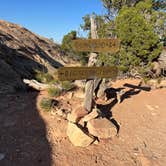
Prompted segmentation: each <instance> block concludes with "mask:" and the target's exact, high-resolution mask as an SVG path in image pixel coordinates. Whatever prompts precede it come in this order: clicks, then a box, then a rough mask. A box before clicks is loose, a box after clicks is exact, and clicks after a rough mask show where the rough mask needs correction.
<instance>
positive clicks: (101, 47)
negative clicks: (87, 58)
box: [72, 39, 120, 53]
mask: <svg viewBox="0 0 166 166" xmlns="http://www.w3.org/2000/svg"><path fill="white" fill-rule="evenodd" d="M72 46H73V49H75V50H76V51H89V52H111V53H116V52H117V51H118V50H119V46H120V41H119V40H118V39H86V40H85V39H77V40H73V42H72Z"/></svg>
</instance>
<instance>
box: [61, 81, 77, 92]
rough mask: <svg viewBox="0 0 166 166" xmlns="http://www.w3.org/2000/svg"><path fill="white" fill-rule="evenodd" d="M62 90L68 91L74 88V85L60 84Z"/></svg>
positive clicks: (65, 82)
mask: <svg viewBox="0 0 166 166" xmlns="http://www.w3.org/2000/svg"><path fill="white" fill-rule="evenodd" d="M61 86H62V89H64V90H66V91H68V90H71V89H73V88H74V85H73V84H72V83H71V82H70V81H63V82H61Z"/></svg>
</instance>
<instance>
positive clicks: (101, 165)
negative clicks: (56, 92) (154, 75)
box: [0, 80, 166, 166]
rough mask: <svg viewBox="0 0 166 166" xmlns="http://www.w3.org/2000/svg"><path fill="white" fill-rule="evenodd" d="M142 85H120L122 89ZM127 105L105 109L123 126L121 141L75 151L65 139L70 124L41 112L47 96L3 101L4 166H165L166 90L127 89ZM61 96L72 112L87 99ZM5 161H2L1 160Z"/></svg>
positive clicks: (0, 142)
mask: <svg viewBox="0 0 166 166" xmlns="http://www.w3.org/2000/svg"><path fill="white" fill-rule="evenodd" d="M125 83H128V84H132V85H138V84H139V81H138V80H120V81H117V82H116V83H115V84H114V85H113V86H114V87H115V88H120V87H122V86H123V84H125ZM124 90H125V91H126V93H125V95H123V96H122V99H123V100H122V102H121V103H120V104H118V103H117V101H116V99H112V101H111V102H110V103H109V104H108V105H105V106H104V107H105V108H109V111H111V112H112V117H113V118H114V120H115V121H116V122H117V123H118V124H119V126H120V130H119V134H118V136H117V137H114V138H112V139H109V140H101V142H99V144H97V145H95V144H93V145H90V146H89V147H87V148H80V147H74V146H73V145H72V144H71V143H70V141H69V140H68V138H67V136H66V127H67V121H66V120H64V119H62V118H60V117H58V116H57V115H53V114H51V113H45V112H43V111H41V110H39V109H38V107H37V104H36V103H38V101H39V100H40V99H41V98H42V97H43V96H45V92H41V93H38V92H28V93H18V94H15V95H5V96H2V95H1V96H0V124H1V125H0V166H23V165H24V166H38V165H42V166H78V165H79V166H84V165H87V166H92V165H98V166H165V164H166V118H165V117H166V102H165V97H166V89H158V90H151V91H148V92H147V91H143V90H139V89H132V88H125V89H124ZM69 96H70V95H69V94H66V95H65V96H62V97H61V98H59V99H61V101H62V102H63V104H64V105H63V107H66V108H68V109H73V108H75V107H76V106H80V105H81V104H82V101H83V98H78V97H79V96H80V97H81V95H77V97H73V98H72V99H70V98H69ZM1 158H3V159H1Z"/></svg>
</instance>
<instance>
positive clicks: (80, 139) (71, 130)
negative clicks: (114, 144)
mask: <svg viewBox="0 0 166 166" xmlns="http://www.w3.org/2000/svg"><path fill="white" fill-rule="evenodd" d="M67 136H68V137H69V140H70V141H71V143H72V144H73V145H75V146H80V147H86V146H89V145H90V144H91V143H92V142H93V141H94V138H91V137H89V136H88V135H87V134H85V133H84V132H83V131H82V130H81V129H80V128H78V127H77V125H76V124H73V123H70V122H69V123H68V127H67Z"/></svg>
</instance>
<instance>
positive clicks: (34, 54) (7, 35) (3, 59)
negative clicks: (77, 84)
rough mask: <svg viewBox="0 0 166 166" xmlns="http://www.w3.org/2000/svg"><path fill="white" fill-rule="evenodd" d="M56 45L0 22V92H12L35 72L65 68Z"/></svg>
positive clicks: (21, 28)
mask: <svg viewBox="0 0 166 166" xmlns="http://www.w3.org/2000/svg"><path fill="white" fill-rule="evenodd" d="M65 61H66V59H65V57H64V54H63V52H62V51H61V49H60V46H59V45H58V44H55V43H54V42H52V41H51V40H49V39H46V38H44V37H41V36H38V35H36V34H34V33H32V32H30V31H29V30H27V29H26V28H23V27H21V26H19V25H16V24H13V23H9V22H6V21H2V20H0V91H2V92H3V91H4V89H6V90H7V89H8V90H9V91H13V90H12V89H15V88H14V87H15V84H16V85H17V87H18V85H19V86H20V85H21V86H22V85H23V83H22V79H23V78H28V79H33V78H34V74H35V71H36V70H40V71H48V72H50V73H54V72H55V70H56V68H58V67H60V66H63V65H64V64H65Z"/></svg>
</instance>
